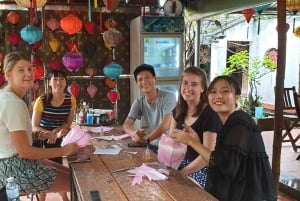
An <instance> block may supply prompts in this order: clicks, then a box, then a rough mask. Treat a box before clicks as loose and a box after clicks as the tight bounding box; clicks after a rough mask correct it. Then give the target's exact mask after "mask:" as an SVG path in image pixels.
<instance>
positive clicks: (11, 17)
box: [6, 11, 20, 25]
mask: <svg viewBox="0 0 300 201" xmlns="http://www.w3.org/2000/svg"><path fill="white" fill-rule="evenodd" d="M6 19H7V21H8V22H9V23H11V24H13V25H16V24H18V23H19V22H20V16H19V14H18V13H17V12H15V11H10V12H9V13H8V14H7V16H6Z"/></svg>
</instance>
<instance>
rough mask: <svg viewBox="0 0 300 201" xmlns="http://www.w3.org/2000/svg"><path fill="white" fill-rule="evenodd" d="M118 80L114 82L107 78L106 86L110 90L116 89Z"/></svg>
mask: <svg viewBox="0 0 300 201" xmlns="http://www.w3.org/2000/svg"><path fill="white" fill-rule="evenodd" d="M116 82H117V81H116V80H112V79H110V78H109V77H107V78H106V79H105V84H106V86H108V87H109V88H114V87H115V86H116Z"/></svg>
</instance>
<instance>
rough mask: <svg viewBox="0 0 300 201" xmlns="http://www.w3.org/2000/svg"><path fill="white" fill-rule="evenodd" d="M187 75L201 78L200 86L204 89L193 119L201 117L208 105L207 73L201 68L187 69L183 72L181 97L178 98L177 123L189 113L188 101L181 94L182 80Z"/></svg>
mask: <svg viewBox="0 0 300 201" xmlns="http://www.w3.org/2000/svg"><path fill="white" fill-rule="evenodd" d="M186 73H190V74H193V75H197V76H198V77H199V78H200V82H201V83H200V84H201V86H202V87H203V92H202V93H201V96H200V101H199V104H198V105H197V108H196V111H195V112H194V114H193V115H192V116H193V117H197V116H199V115H200V113H201V111H202V110H203V107H204V105H205V104H206V103H207V87H208V83H207V77H206V73H205V71H204V70H202V69H201V68H199V67H189V68H186V69H185V70H184V71H183V73H182V74H181V77H180V86H179V97H178V102H177V105H176V114H175V120H176V121H178V119H180V118H184V117H185V116H186V113H187V110H188V105H187V103H186V101H185V100H184V99H183V97H182V95H181V93H180V92H181V85H182V79H183V76H184V75H185V74H186Z"/></svg>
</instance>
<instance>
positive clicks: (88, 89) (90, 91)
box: [86, 83, 98, 98]
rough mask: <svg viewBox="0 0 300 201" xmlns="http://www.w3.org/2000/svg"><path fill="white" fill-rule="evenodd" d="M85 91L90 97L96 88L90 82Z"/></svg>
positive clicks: (95, 91) (94, 93)
mask: <svg viewBox="0 0 300 201" xmlns="http://www.w3.org/2000/svg"><path fill="white" fill-rule="evenodd" d="M86 91H87V93H88V95H89V96H90V98H94V96H95V95H96V93H97V91H98V89H97V87H96V86H95V85H93V84H91V83H90V85H89V86H88V87H87V89H86Z"/></svg>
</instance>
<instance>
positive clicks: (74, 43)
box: [66, 39, 78, 51]
mask: <svg viewBox="0 0 300 201" xmlns="http://www.w3.org/2000/svg"><path fill="white" fill-rule="evenodd" d="M66 46H67V48H68V50H69V51H72V49H73V48H74V46H76V47H77V46H78V44H77V43H76V42H75V41H74V39H71V40H69V41H68V42H66Z"/></svg>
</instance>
